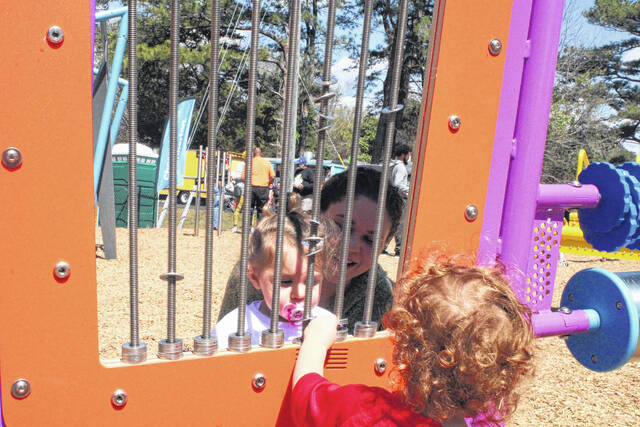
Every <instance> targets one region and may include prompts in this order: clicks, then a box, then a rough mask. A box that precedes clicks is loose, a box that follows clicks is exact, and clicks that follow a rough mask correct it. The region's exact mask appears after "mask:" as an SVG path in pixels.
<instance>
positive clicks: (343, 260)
mask: <svg viewBox="0 0 640 427" xmlns="http://www.w3.org/2000/svg"><path fill="white" fill-rule="evenodd" d="M372 12H373V0H366V1H365V4H364V20H363V23H362V44H361V45H360V64H359V67H358V86H357V89H356V105H355V112H354V118H353V133H352V134H351V153H350V155H351V159H350V161H349V170H348V172H347V195H346V201H347V202H346V206H345V212H344V223H343V225H342V247H341V248H340V249H341V251H340V273H339V276H338V286H337V288H336V299H335V305H334V312H335V315H336V316H337V317H338V319H341V318H342V310H343V307H344V289H345V285H346V281H347V262H348V259H349V244H350V243H351V220H352V218H353V203H354V195H355V188H356V172H357V168H358V151H359V150H358V148H359V145H360V126H361V121H362V100H363V98H364V83H365V78H366V75H367V63H368V61H369V35H370V32H371V15H372ZM375 268H376V266H375V265H373V266H371V270H375ZM371 270H370V271H371Z"/></svg>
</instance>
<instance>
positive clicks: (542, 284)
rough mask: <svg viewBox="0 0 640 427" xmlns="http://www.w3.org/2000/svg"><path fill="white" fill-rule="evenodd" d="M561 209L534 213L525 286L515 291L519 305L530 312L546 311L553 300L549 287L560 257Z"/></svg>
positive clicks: (562, 211)
mask: <svg viewBox="0 0 640 427" xmlns="http://www.w3.org/2000/svg"><path fill="white" fill-rule="evenodd" d="M563 214H564V210H563V209H539V210H538V211H536V216H535V220H534V222H533V230H532V231H531V246H530V248H529V254H530V256H529V261H528V264H527V270H526V272H525V284H524V286H523V287H522V288H521V289H519V290H518V291H519V292H518V298H519V299H520V301H522V302H523V303H525V304H526V305H528V306H529V307H530V308H531V309H532V310H533V311H542V310H548V309H550V308H551V300H552V298H553V284H554V282H555V279H556V268H557V267H558V259H559V256H560V236H561V235H562V221H563Z"/></svg>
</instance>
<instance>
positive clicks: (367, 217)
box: [324, 196, 391, 282]
mask: <svg viewBox="0 0 640 427" xmlns="http://www.w3.org/2000/svg"><path fill="white" fill-rule="evenodd" d="M346 205H347V202H346V200H342V201H340V202H338V203H334V204H332V205H330V206H329V208H328V209H327V210H326V211H325V212H324V214H325V215H326V216H327V217H328V218H331V219H332V220H333V221H335V222H336V223H337V224H338V225H339V226H340V227H341V228H342V226H343V224H344V212H345V207H346ZM376 207H377V203H376V202H375V201H373V200H371V199H370V198H368V197H366V196H358V197H356V199H355V201H354V203H353V215H352V219H351V241H350V243H349V258H348V261H347V282H348V281H350V280H351V279H353V278H354V277H357V276H359V275H361V274H362V273H365V272H367V271H369V269H370V268H371V252H372V250H373V237H374V235H375V230H376V215H375V212H376ZM390 230H391V221H390V220H389V217H388V216H387V215H385V216H384V222H383V224H382V235H381V242H382V244H381V245H380V248H379V251H378V253H380V252H382V250H383V249H384V242H386V241H387V236H389V231H390ZM336 276H337V273H336ZM327 279H329V278H327ZM332 281H333V280H332ZM335 281H336V282H337V277H336V280H335Z"/></svg>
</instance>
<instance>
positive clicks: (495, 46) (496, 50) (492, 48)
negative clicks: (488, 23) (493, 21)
mask: <svg viewBox="0 0 640 427" xmlns="http://www.w3.org/2000/svg"><path fill="white" fill-rule="evenodd" d="M489 52H491V55H493V56H496V55H499V54H500V52H502V42H501V41H500V40H498V39H493V40H491V41H490V42H489Z"/></svg>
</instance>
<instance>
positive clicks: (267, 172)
mask: <svg viewBox="0 0 640 427" xmlns="http://www.w3.org/2000/svg"><path fill="white" fill-rule="evenodd" d="M245 173H246V168H245V169H244V171H243V172H242V179H244V180H245V181H246V178H245ZM275 177H276V173H275V171H274V170H273V166H272V165H271V162H270V161H268V160H266V159H265V158H263V157H262V150H261V149H260V147H256V148H254V149H253V162H252V166H251V186H252V187H251V188H252V190H251V195H252V198H251V206H247V209H251V212H252V211H253V208H255V209H256V212H257V215H258V221H259V220H260V218H261V217H262V215H263V212H262V207H263V206H264V204H265V203H267V201H268V200H269V186H270V185H271V183H272V182H273V179H274V178H275Z"/></svg>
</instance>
